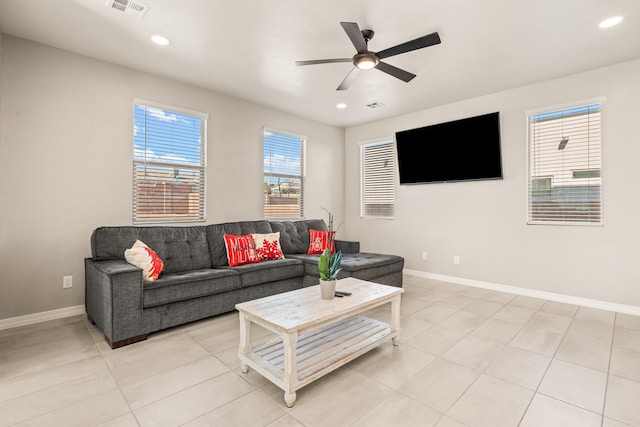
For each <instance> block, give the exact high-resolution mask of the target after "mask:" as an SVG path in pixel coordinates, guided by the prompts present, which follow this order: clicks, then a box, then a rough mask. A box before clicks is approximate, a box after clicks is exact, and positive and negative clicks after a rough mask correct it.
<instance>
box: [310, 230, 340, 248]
mask: <svg viewBox="0 0 640 427" xmlns="http://www.w3.org/2000/svg"><path fill="white" fill-rule="evenodd" d="M331 234H332V237H335V235H336V232H335V231H332V232H331ZM328 247H329V232H328V231H320V230H309V250H308V251H307V253H308V254H321V253H322V252H324V250H325V249H327V248H328ZM335 252H336V248H335V246H334V245H333V244H332V245H331V253H335Z"/></svg>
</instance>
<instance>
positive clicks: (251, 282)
mask: <svg viewBox="0 0 640 427" xmlns="http://www.w3.org/2000/svg"><path fill="white" fill-rule="evenodd" d="M233 270H234V271H236V272H238V274H239V275H240V280H241V282H242V287H243V288H246V287H249V286H256V285H263V284H265V283H269V282H275V281H279V280H286V279H291V278H294V277H302V276H304V264H303V263H302V262H300V261H299V260H296V259H274V260H269V261H262V262H261V263H260V264H245V265H240V266H238V267H234V268H233Z"/></svg>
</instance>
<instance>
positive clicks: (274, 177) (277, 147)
mask: <svg viewBox="0 0 640 427" xmlns="http://www.w3.org/2000/svg"><path fill="white" fill-rule="evenodd" d="M305 141H306V137H304V136H300V135H293V134H288V133H284V132H280V131H274V130H270V129H265V130H264V216H265V218H302V217H303V216H304V162H305V160H304V151H305Z"/></svg>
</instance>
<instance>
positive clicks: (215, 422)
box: [0, 276, 640, 427]
mask: <svg viewBox="0 0 640 427" xmlns="http://www.w3.org/2000/svg"><path fill="white" fill-rule="evenodd" d="M405 289H406V292H405V294H404V295H403V303H402V310H401V311H402V327H403V330H402V335H401V344H400V346H398V347H394V346H392V345H391V343H387V344H384V345H382V346H381V347H379V348H377V349H375V350H372V351H371V352H369V353H367V354H365V355H363V356H361V357H360V358H358V359H356V360H354V361H352V362H350V363H349V364H347V365H345V366H344V367H342V368H340V369H338V370H337V371H335V372H333V373H331V374H329V375H327V376H326V377H324V378H322V379H320V380H318V381H316V382H314V383H312V384H310V385H308V386H307V387H304V388H303V389H301V390H299V391H298V399H297V401H296V404H295V406H294V407H293V408H287V407H286V406H285V404H284V401H283V394H282V391H281V390H280V389H278V388H277V387H275V386H274V385H272V384H271V383H270V382H268V381H267V380H265V379H264V378H262V377H261V376H260V375H258V374H256V373H255V372H253V371H250V372H249V373H247V374H242V373H241V372H240V363H239V361H238V359H237V346H238V316H237V314H236V313H230V314H226V315H222V316H217V317H214V318H211V319H207V320H204V321H200V322H196V323H193V324H189V325H185V326H182V327H178V328H173V329H170V330H167V331H163V332H159V333H155V334H152V335H151V337H150V338H149V339H148V340H147V341H144V342H141V343H137V344H134V345H130V346H127V347H123V348H120V349H117V350H111V349H110V348H109V347H108V346H107V344H106V343H105V341H104V339H103V336H102V334H101V333H100V331H98V330H97V329H96V328H95V327H94V326H91V325H89V324H88V323H87V321H86V320H85V318H84V317H83V316H76V317H70V318H66V319H60V320H55V321H50V322H44V323H39V324H35V325H29V326H24V327H20V328H15V329H9V330H4V331H0V426H13V425H20V426H56V427H58V426H65V427H66V426H82V427H85V426H97V425H102V426H111V427H121V426H122V427H127V426H183V425H184V426H225V427H228V426H243V427H244V426H272V427H275V426H283V427H284V426H332V427H335V426H366V427H368V426H437V427H446V426H458V427H460V426H462V427H464V426H467V427H476V426H478V427H480V426H490V427H500V426H522V427H532V426H533V427H554V426H558V427H570V426H580V427H589V426H603V427H621V426H638V427H640V317H636V316H630V315H626V314H620V313H613V312H608V311H602V310H596V309H592V308H586V307H578V306H574V305H569V304H562V303H557V302H552V301H544V300H541V299H536V298H529V297H524V296H514V295H510V294H506V293H500V292H495V291H488V290H484V289H477V288H469V287H465V286H461V285H456V284H451V283H443V282H438V281H434V280H428V279H422V278H418V277H414V276H406V277H405ZM370 315H371V316H372V317H376V318H379V319H384V320H388V318H389V315H390V312H389V309H388V307H383V308H378V309H376V310H374V311H372V312H370ZM252 333H253V337H255V338H256V339H260V338H262V339H264V338H265V337H266V335H268V332H267V331H265V330H262V329H260V328H258V327H255V329H254V331H253V332H252Z"/></svg>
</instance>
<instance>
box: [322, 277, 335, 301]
mask: <svg viewBox="0 0 640 427" xmlns="http://www.w3.org/2000/svg"><path fill="white" fill-rule="evenodd" d="M320 295H322V299H333V298H334V297H335V296H336V281H335V280H322V279H320Z"/></svg>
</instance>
